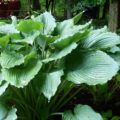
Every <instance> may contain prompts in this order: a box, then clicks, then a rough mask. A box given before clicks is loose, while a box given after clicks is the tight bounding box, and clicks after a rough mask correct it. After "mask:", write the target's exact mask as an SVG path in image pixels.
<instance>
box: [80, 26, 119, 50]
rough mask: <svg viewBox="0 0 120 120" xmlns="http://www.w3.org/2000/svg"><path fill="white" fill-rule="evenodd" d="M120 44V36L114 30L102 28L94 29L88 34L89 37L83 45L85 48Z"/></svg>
mask: <svg viewBox="0 0 120 120" xmlns="http://www.w3.org/2000/svg"><path fill="white" fill-rule="evenodd" d="M117 44H120V37H119V36H118V35H117V34H115V33H112V32H108V31H106V30H105V27H104V28H102V29H98V30H94V31H92V32H91V34H90V35H89V36H88V38H87V39H85V40H84V41H83V44H82V46H83V47H84V48H91V47H92V48H98V49H100V48H108V47H112V46H115V45H117Z"/></svg>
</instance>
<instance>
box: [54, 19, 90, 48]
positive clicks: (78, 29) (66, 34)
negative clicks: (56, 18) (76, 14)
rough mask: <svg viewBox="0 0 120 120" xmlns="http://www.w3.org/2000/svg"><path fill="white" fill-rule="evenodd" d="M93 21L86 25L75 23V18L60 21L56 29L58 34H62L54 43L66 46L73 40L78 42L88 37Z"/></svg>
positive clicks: (59, 46) (62, 46)
mask: <svg viewBox="0 0 120 120" xmlns="http://www.w3.org/2000/svg"><path fill="white" fill-rule="evenodd" d="M90 24H91V21H90V22H88V23H86V24H85V25H78V26H76V25H74V21H73V19H70V20H66V21H63V22H61V23H58V26H57V27H56V29H55V32H56V33H57V34H60V38H59V39H57V40H56V41H55V42H54V45H55V46H56V47H58V48H64V47H66V46H67V45H69V44H71V43H72V42H78V41H80V40H83V39H84V38H86V37H87V35H88V33H89V32H90V29H89V26H90Z"/></svg>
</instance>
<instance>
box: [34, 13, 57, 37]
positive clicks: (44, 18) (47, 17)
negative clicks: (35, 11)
mask: <svg viewBox="0 0 120 120" xmlns="http://www.w3.org/2000/svg"><path fill="white" fill-rule="evenodd" d="M34 20H35V21H38V22H42V23H43V24H44V28H43V33H44V34H45V35H47V34H51V32H52V31H53V30H54V28H55V27H56V22H55V19H54V17H53V16H52V15H51V13H49V12H45V13H43V14H41V15H40V16H38V17H36V18H34Z"/></svg>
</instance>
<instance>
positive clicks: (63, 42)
mask: <svg viewBox="0 0 120 120" xmlns="http://www.w3.org/2000/svg"><path fill="white" fill-rule="evenodd" d="M89 32H90V30H89V29H86V30H81V31H77V32H76V33H71V34H70V35H68V36H63V37H60V38H58V39H57V40H56V41H55V42H54V43H53V45H54V46H55V47H58V48H65V47H66V46H68V45H70V44H71V43H73V42H78V41H80V40H83V39H84V38H86V37H87V35H88V33H89Z"/></svg>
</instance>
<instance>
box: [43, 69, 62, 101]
mask: <svg viewBox="0 0 120 120" xmlns="http://www.w3.org/2000/svg"><path fill="white" fill-rule="evenodd" d="M62 75H63V71H62V70H59V71H54V72H51V73H47V74H46V75H45V76H44V82H43V83H44V84H43V86H42V89H41V90H42V92H43V94H44V95H45V97H47V98H48V100H50V99H51V97H52V96H54V95H55V93H56V91H57V88H58V86H59V84H60V83H61V76H62Z"/></svg>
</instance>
